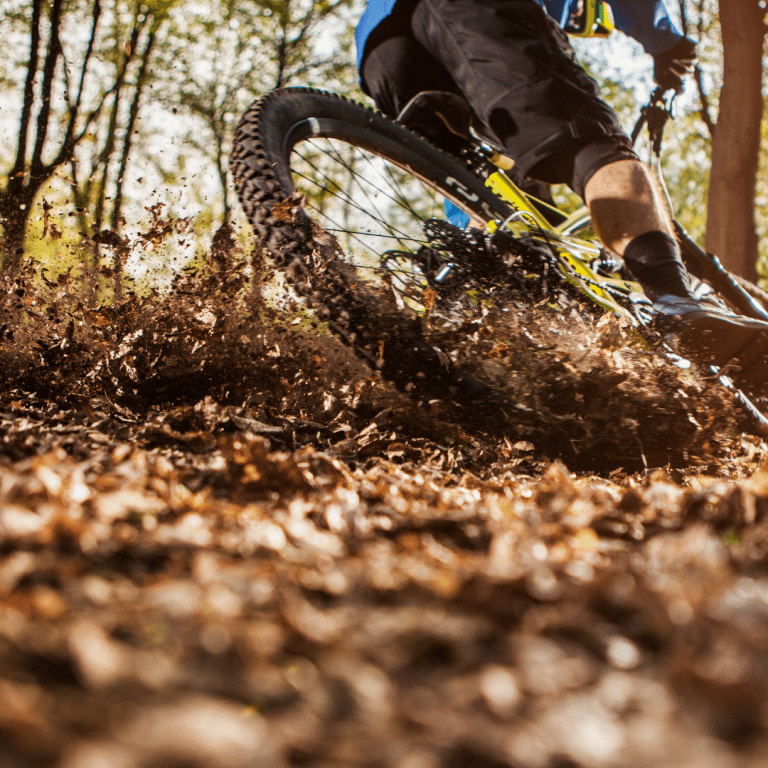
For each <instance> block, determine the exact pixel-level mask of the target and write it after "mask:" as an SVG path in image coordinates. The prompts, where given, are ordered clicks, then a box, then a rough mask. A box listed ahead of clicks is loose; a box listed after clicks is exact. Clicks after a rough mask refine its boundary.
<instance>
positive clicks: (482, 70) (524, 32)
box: [361, 0, 637, 197]
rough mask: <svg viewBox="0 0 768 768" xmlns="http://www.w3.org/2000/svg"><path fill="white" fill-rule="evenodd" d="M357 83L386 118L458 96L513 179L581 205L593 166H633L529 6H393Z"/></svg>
mask: <svg viewBox="0 0 768 768" xmlns="http://www.w3.org/2000/svg"><path fill="white" fill-rule="evenodd" d="M361 80H362V84H363V88H364V90H365V91H366V92H367V93H368V94H369V95H370V96H371V97H372V98H373V99H374V101H375V102H376V104H377V106H378V107H379V108H380V109H381V110H382V111H384V112H385V113H387V114H390V115H393V116H394V115H397V114H399V112H400V110H401V109H402V108H403V107H404V106H405V104H407V102H408V101H409V100H410V99H411V98H412V97H413V96H415V95H416V94H417V93H419V92H420V91H426V90H443V91H453V92H455V93H460V94H462V95H463V96H464V97H465V98H466V99H467V101H468V102H469V104H470V105H471V107H472V110H473V112H474V114H475V117H476V118H477V123H478V128H479V130H480V131H481V132H483V133H486V134H487V135H488V136H489V137H491V138H493V139H495V140H496V141H498V142H500V143H501V144H502V145H503V146H505V147H506V148H507V151H508V152H509V155H510V156H511V157H512V158H513V159H514V161H515V164H516V167H517V172H518V173H519V174H523V175H526V176H530V177H532V178H536V179H540V180H542V181H546V182H548V183H565V184H568V185H570V187H571V188H572V189H574V190H575V191H576V192H577V193H578V194H579V195H581V196H582V197H583V195H584V187H585V185H586V183H587V181H589V179H590V178H591V177H592V175H593V174H594V173H595V172H596V171H597V170H598V169H599V168H601V167H603V166H604V165H607V164H608V163H611V162H615V161H616V160H623V159H637V156H636V155H635V153H634V151H633V150H632V146H631V142H630V140H629V138H628V137H627V135H626V134H625V132H624V131H623V129H622V127H621V125H620V123H619V120H618V118H617V117H616V114H615V113H614V112H613V110H612V109H611V108H610V107H609V106H608V105H607V104H606V103H605V102H604V101H603V100H602V99H601V98H600V95H599V91H598V88H597V85H596V83H595V81H594V80H592V78H590V77H589V76H588V75H587V73H586V72H585V71H584V70H583V69H582V68H581V67H580V66H579V65H578V64H577V63H576V60H575V57H574V53H573V49H572V48H571V45H570V43H569V42H568V37H567V35H566V34H565V32H563V31H562V30H561V29H560V27H559V26H558V25H557V24H556V22H555V21H554V20H553V19H552V18H551V17H550V16H549V15H548V14H547V13H546V12H545V11H544V10H543V9H542V8H541V7H540V6H539V5H537V4H536V3H535V2H534V0H398V3H397V4H396V5H395V10H394V12H393V13H392V14H391V15H390V16H389V17H387V18H386V19H385V20H384V21H383V22H382V23H381V24H379V25H378V26H377V27H376V29H374V31H373V32H372V33H371V35H370V37H369V38H368V41H367V43H366V46H365V51H364V56H363V62H362V65H361Z"/></svg>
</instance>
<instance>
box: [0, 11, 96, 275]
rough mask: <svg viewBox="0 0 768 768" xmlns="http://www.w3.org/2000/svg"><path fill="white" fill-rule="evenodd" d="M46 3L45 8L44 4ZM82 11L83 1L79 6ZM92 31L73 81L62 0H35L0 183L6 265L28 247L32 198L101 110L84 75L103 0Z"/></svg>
mask: <svg viewBox="0 0 768 768" xmlns="http://www.w3.org/2000/svg"><path fill="white" fill-rule="evenodd" d="M46 9H47V14H46V13H45V10H46ZM78 10H79V11H82V7H80V8H79V9H78ZM86 10H87V13H88V16H89V17H90V34H89V37H88V40H87V43H86V46H85V50H84V52H83V54H82V56H81V58H80V63H79V65H78V66H77V67H74V68H72V70H73V71H76V72H77V76H76V79H75V81H74V82H72V80H71V77H70V75H69V72H70V71H71V69H70V67H67V66H62V60H63V59H64V56H65V53H64V49H63V47H62V42H61V29H62V24H63V16H64V13H65V4H64V1H63V0H51V1H50V2H43V0H32V2H31V9H30V17H29V59H28V61H27V73H26V79H25V84H24V94H23V98H22V104H21V111H20V115H19V132H18V139H17V144H16V151H15V158H14V162H13V165H12V167H11V168H10V170H9V172H8V174H7V177H6V180H5V183H4V185H3V186H2V187H1V188H0V222H1V223H2V227H3V241H2V269H3V270H6V271H13V270H16V269H18V267H19V264H20V263H21V258H22V255H23V251H24V236H25V231H26V225H27V220H28V218H29V214H30V211H31V209H32V204H33V202H34V200H35V197H36V196H37V193H38V192H39V191H40V189H41V187H42V186H43V185H44V184H45V183H46V182H47V181H48V180H49V179H50V178H51V176H52V175H53V174H54V173H55V171H56V169H57V168H59V167H60V166H62V165H64V164H65V163H68V162H69V161H70V160H71V159H72V157H73V153H74V150H75V147H76V145H77V144H78V142H80V141H81V140H82V138H83V137H84V136H85V135H86V133H87V131H88V129H89V127H90V125H91V124H92V122H93V121H94V119H95V118H96V117H97V116H98V114H99V112H100V110H101V107H102V104H103V101H100V102H99V103H97V104H96V105H95V106H94V107H92V108H91V109H90V111H87V112H86V110H85V109H84V106H83V102H84V93H85V86H86V79H87V76H88V74H89V70H90V67H91V64H92V61H93V56H94V45H95V41H96V37H97V31H98V26H99V20H100V18H101V14H102V6H101V0H92V2H90V3H88V4H87V6H86ZM57 77H61V78H62V79H63V81H64V88H65V100H66V104H65V109H64V120H63V130H62V129H61V128H60V125H61V118H60V116H59V115H57V114H56V113H55V111H54V110H53V103H52V102H53V99H54V95H55V90H56V85H57Z"/></svg>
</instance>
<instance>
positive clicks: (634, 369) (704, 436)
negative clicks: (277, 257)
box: [0, 253, 768, 768]
mask: <svg viewBox="0 0 768 768" xmlns="http://www.w3.org/2000/svg"><path fill="white" fill-rule="evenodd" d="M218 256H219V258H218V259H214V260H213V263H214V264H215V265H217V266H216V267H215V268H214V271H213V273H212V274H209V275H207V276H204V275H199V274H198V275H195V274H192V275H188V276H187V277H185V278H184V279H180V280H179V281H177V284H176V285H175V286H174V288H173V289H172V290H171V292H170V293H165V294H150V295H148V296H144V297H142V298H140V297H136V296H132V297H129V298H127V299H125V300H124V301H121V302H118V303H116V304H112V305H109V306H101V307H99V306H88V305H86V304H84V303H82V302H81V301H79V300H77V299H76V298H74V297H73V295H72V293H71V292H70V290H69V287H68V285H67V281H66V280H64V279H62V280H61V281H60V282H58V283H54V284H51V285H47V286H42V287H41V286H40V285H39V284H38V283H36V282H35V281H34V280H33V279H31V278H30V277H22V278H20V279H18V280H16V281H14V282H7V283H5V284H4V286H3V294H2V303H3V307H2V322H1V328H0V336H1V337H2V340H1V341H0V378H2V384H3V386H2V394H0V441H1V442H0V444H1V445H2V458H1V459H0V461H2V464H1V465H0V766H2V768H5V766H64V767H65V768H91V767H94V768H95V766H107V765H108V766H116V767H118V768H123V767H126V768H134V767H136V768H139V767H140V768H154V767H155V766H173V767H174V768H175V767H177V766H179V767H180V766H185V767H186V766H199V767H201V768H202V767H207V766H216V767H218V766H227V767H228V768H237V767H238V766H261V765H263V766H278V767H279V766H318V767H320V766H323V767H325V766H327V767H328V768H330V766H334V767H336V766H387V767H388V766H392V767H393V768H438V767H441V766H446V767H450V768H454V767H457V768H458V767H459V766H467V767H470V766H471V767H472V768H486V767H487V768H496V767H497V766H532V767H534V768H539V767H542V768H546V767H552V768H556V767H565V766H595V767H596V768H603V767H605V768H608V767H610V766H630V765H631V766H658V765H668V766H705V765H706V766H708V767H710V766H712V767H714V768H718V767H719V766H723V767H726V766H758V765H765V763H766V760H767V759H768V709H767V708H766V703H765V702H766V701H768V666H767V665H766V662H765V659H766V651H767V650H768V577H767V576H766V564H767V563H768V515H767V514H766V513H767V512H768V471H767V470H766V467H765V465H764V460H765V453H766V446H765V444H764V443H763V442H762V439H761V438H760V437H759V436H757V435H756V434H754V429H753V428H752V426H751V425H750V423H749V422H748V421H747V420H746V417H745V415H744V413H743V412H742V411H741V410H740V409H739V408H738V407H737V406H736V404H735V403H734V402H733V400H732V399H731V398H730V396H729V395H728V394H727V393H724V392H723V391H722V390H720V389H719V388H717V387H716V386H714V385H712V384H711V383H707V382H706V381H705V380H703V379H701V378H696V376H695V375H692V374H690V373H686V372H685V371H682V370H680V369H679V368H676V367H675V366H672V365H669V364H666V363H663V362H660V361H659V358H657V357H653V356H652V355H650V354H649V351H648V348H647V344H645V343H644V342H642V341H641V340H639V339H638V338H637V337H636V336H634V335H633V332H632V331H631V329H630V328H628V327H626V326H623V325H622V324H621V323H619V322H618V321H607V320H599V319H597V318H593V317H591V316H590V315H589V313H588V312H586V311H585V310H584V309H583V308H581V307H579V306H578V305H577V304H575V303H573V302H571V304H570V305H568V306H565V307H564V308H561V310H560V311H558V312H553V311H550V310H548V309H546V308H543V307H539V308H538V309H535V310H533V309H531V307H530V306H529V305H528V304H522V303H519V302H518V303H516V302H515V301H513V300H510V302H509V303H507V304H506V305H505V306H504V307H503V309H502V308H497V309H496V310H493V311H491V310H489V309H488V306H487V305H486V306H482V305H481V304H478V305H477V306H476V307H475V315H474V316H472V313H471V312H470V313H468V314H467V313H465V314H464V315H463V316H462V319H461V321H457V320H456V318H455V317H452V318H448V319H446V317H443V318H442V319H441V318H438V317H435V318H433V319H432V320H431V333H432V338H433V340H435V341H436V342H439V343H440V344H441V345H442V347H443V348H444V349H447V350H449V352H450V354H451V355H452V356H453V357H454V358H455V360H456V362H457V364H460V366H461V367H462V368H463V369H464V370H465V371H467V372H469V373H472V374H473V375H475V376H477V377H478V378H481V379H483V380H484V381H488V382H491V383H493V384H496V385H497V386H499V387H500V388H502V389H503V390H504V391H505V392H506V393H507V394H508V395H509V396H510V398H512V399H513V400H514V402H515V403H516V404H517V406H518V407H517V408H515V410H514V411H513V412H510V413H509V414H507V420H506V422H505V424H503V425H502V426H501V428H499V425H498V424H497V425H495V427H496V428H494V429H487V428H486V427H477V428H475V427H473V424H472V419H471V414H468V413H467V412H466V409H464V410H463V411H462V410H461V409H457V408H456V407H455V406H454V405H452V404H451V403H446V402H433V403H417V402H414V401H413V400H411V399H410V398H409V397H408V396H407V395H406V394H404V393H403V392H400V391H398V390H397V389H396V388H395V387H394V386H392V385H390V384H388V383H387V382H385V381H383V380H382V379H381V378H380V377H379V376H378V375H377V374H376V373H375V372H373V371H371V369H369V368H368V367H367V366H366V365H365V364H363V363H362V362H361V361H360V360H358V359H357V358H356V357H355V356H354V355H353V354H352V352H351V351H350V350H349V349H348V348H346V347H345V346H344V345H343V344H341V342H339V341H338V340H337V339H336V338H335V337H333V336H329V335H328V334H327V333H325V332H323V329H322V328H321V327H313V321H312V319H311V317H308V316H307V315H306V313H305V312H304V311H303V310H302V309H301V307H298V308H296V307H293V308H292V307H277V308H276V307H275V306H271V307H270V306H267V305H266V304H265V302H263V301H262V300H261V299H260V298H259V296H258V295H257V292H251V291H249V290H248V289H247V287H245V286H244V282H243V278H242V275H243V274H244V273H245V271H244V270H243V269H242V266H243V265H242V264H237V263H236V262H235V261H233V260H232V258H230V257H225V256H222V255H221V253H219V254H218ZM503 310H506V311H503ZM486 426H487V425H486Z"/></svg>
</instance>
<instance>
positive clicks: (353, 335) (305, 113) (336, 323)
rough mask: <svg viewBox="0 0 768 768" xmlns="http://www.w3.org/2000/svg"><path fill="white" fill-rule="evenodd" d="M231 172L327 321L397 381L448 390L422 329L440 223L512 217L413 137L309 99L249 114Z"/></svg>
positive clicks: (257, 221)
mask: <svg viewBox="0 0 768 768" xmlns="http://www.w3.org/2000/svg"><path fill="white" fill-rule="evenodd" d="M231 165H232V171H233V175H234V179H235V186H236V189H237V192H238V195H239V197H240V201H241V203H242V205H243V208H244V209H245V212H246V214H247V216H248V218H249V220H250V222H251V224H252V225H253V227H254V229H255V231H256V234H257V236H258V237H259V238H260V240H261V241H262V242H263V243H265V244H266V246H267V248H268V250H269V252H270V254H271V256H272V257H273V259H274V260H275V262H276V263H277V265H278V266H282V267H284V268H286V273H287V275H288V278H289V280H290V281H291V283H292V284H293V285H294V287H295V288H296V289H297V290H298V291H299V293H301V294H302V295H303V296H305V297H306V298H307V299H308V300H309V301H310V303H312V304H313V305H314V306H315V307H316V308H317V309H318V311H319V313H320V315H321V317H323V318H324V319H326V320H327V321H328V322H329V323H330V324H331V327H332V328H333V329H334V330H335V331H336V332H338V333H339V334H340V335H342V336H343V337H344V338H345V339H347V340H348V341H349V342H350V343H351V344H353V346H354V347H355V348H356V349H357V350H358V352H360V353H361V354H362V355H364V356H365V357H367V358H368V359H369V360H370V361H371V362H374V363H375V364H376V365H378V366H379V367H381V368H383V369H384V372H385V374H386V375H388V376H389V377H390V378H393V379H395V380H396V381H399V382H400V383H406V382H410V383H413V382H414V379H415V378H418V379H419V381H420V382H421V383H422V384H423V383H424V382H426V381H433V382H435V381H439V382H440V387H444V385H445V382H446V376H448V378H450V372H449V371H448V369H447V367H446V365H445V363H444V361H445V356H444V355H442V354H441V353H440V352H439V351H437V350H434V349H433V348H432V347H431V346H430V345H429V344H428V343H427V342H426V341H425V340H424V338H423V335H422V333H421V325H420V320H419V311H420V310H422V309H423V307H424V305H425V303H428V301H429V297H428V290H429V284H430V281H431V280H432V279H433V278H434V276H435V275H436V273H437V272H438V271H439V269H440V263H439V259H436V258H435V255H434V252H433V249H431V248H430V240H429V237H428V236H427V232H428V230H429V222H430V221H433V220H435V219H441V220H442V219H444V218H445V207H444V206H445V200H450V201H451V202H452V203H453V204H454V205H455V206H457V207H458V208H459V209H460V210H461V211H463V212H464V213H466V214H468V215H469V217H470V220H471V221H472V222H473V223H475V224H476V225H478V226H482V225H484V224H485V223H486V222H487V221H489V220H492V219H495V218H499V219H505V218H507V216H509V215H510V213H511V210H510V209H509V207H508V206H507V205H506V204H505V203H503V201H501V200H500V199H499V198H498V197H496V196H495V195H494V194H493V193H492V192H491V190H490V189H488V188H486V187H485V185H484V184H483V182H482V181H481V180H480V179H479V178H478V177H477V176H475V175H474V174H473V173H472V171H471V170H470V169H469V168H467V167H466V166H464V165H463V164H462V163H461V162H460V161H459V160H457V159H454V158H452V157H451V156H449V155H447V154H446V153H444V152H442V151H441V150H439V149H437V148H436V147H434V146H432V145H431V144H429V143H428V142H427V141H425V140H424V139H422V138H421V137H419V136H418V135H416V134H414V133H413V132H411V131H410V130H408V129H407V128H405V127H403V126H401V125H399V124H397V123H396V122H394V121H392V120H390V119H388V118H386V117H384V116H383V115H381V114H379V113H376V112H374V111H373V110H370V109H368V108H366V107H363V106H361V105H359V104H355V103H353V102H350V101H347V100H345V99H343V98H341V97H338V96H334V95H332V94H328V93H324V92H321V91H315V90H311V89H305V88H288V89H282V90H278V91H274V92H272V93H270V94H268V95H267V96H265V97H264V98H263V99H261V100H259V101H257V102H255V103H254V104H253V105H252V106H251V107H250V108H249V110H248V111H247V112H246V113H245V115H244V116H243V117H242V119H241V121H240V123H239V125H238V127H237V129H236V132H235V137H234V143H233V151H232V159H231ZM419 374H425V375H421V376H419ZM426 388H427V389H429V387H428V386H427V387H426ZM428 394H433V393H432V392H428Z"/></svg>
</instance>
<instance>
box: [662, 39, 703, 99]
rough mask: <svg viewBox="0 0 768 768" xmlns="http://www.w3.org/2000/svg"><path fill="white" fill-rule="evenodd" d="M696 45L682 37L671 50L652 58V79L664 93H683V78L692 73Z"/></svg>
mask: <svg viewBox="0 0 768 768" xmlns="http://www.w3.org/2000/svg"><path fill="white" fill-rule="evenodd" d="M695 64H696V43H694V42H693V40H689V39H688V38H687V37H684V38H683V39H682V40H680V41H679V42H677V43H675V45H674V46H672V48H670V49H669V50H668V51H664V52H663V53H659V54H657V55H656V56H654V57H653V79H654V80H655V81H656V85H658V86H659V87H660V88H663V89H664V90H665V91H672V90H674V91H677V92H678V93H682V92H683V78H684V77H686V76H687V75H690V74H692V73H693V68H694V66H695Z"/></svg>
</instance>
